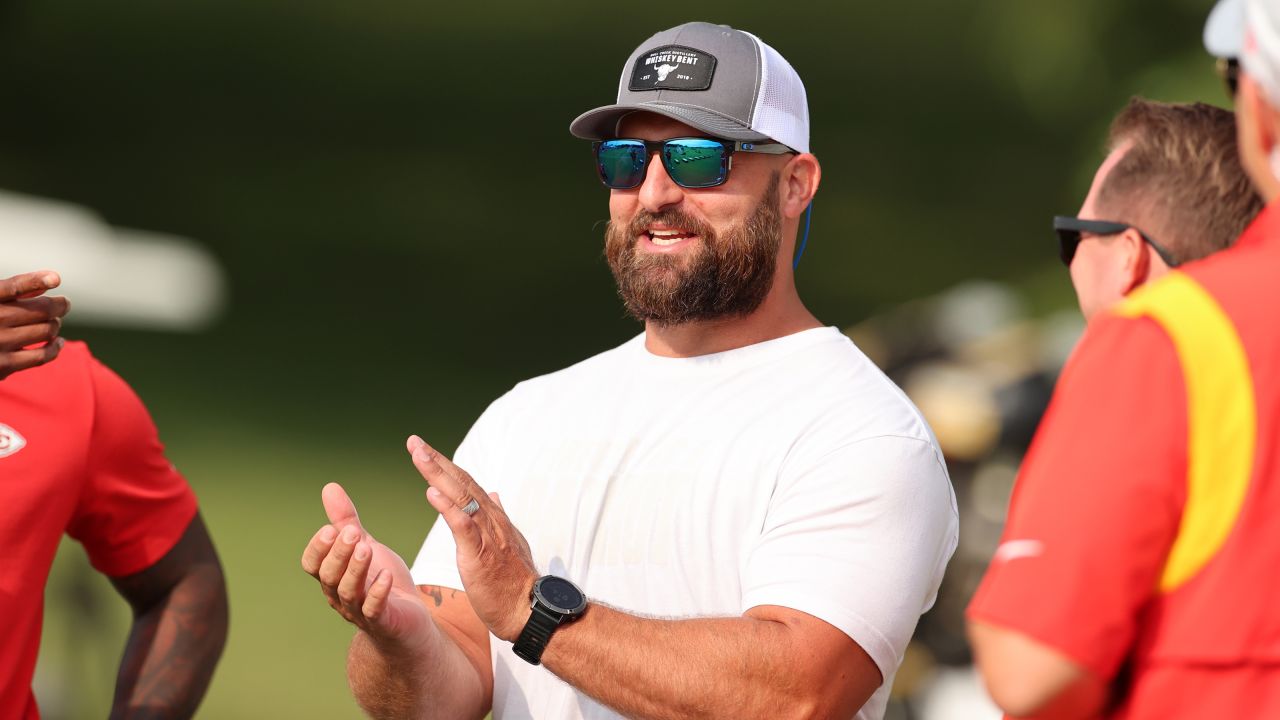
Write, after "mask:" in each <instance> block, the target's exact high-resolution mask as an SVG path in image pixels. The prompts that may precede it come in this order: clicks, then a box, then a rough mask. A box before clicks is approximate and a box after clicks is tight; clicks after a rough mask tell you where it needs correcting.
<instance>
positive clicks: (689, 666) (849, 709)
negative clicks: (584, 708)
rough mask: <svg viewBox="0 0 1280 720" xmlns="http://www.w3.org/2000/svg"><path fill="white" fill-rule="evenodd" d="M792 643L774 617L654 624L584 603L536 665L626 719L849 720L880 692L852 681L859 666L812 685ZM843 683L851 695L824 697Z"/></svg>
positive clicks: (875, 681) (831, 672)
mask: <svg viewBox="0 0 1280 720" xmlns="http://www.w3.org/2000/svg"><path fill="white" fill-rule="evenodd" d="M801 645H802V643H800V642H798V637H797V634H796V633H794V632H793V631H792V629H791V628H790V627H789V626H788V625H787V624H786V623H783V622H777V621H773V620H767V619H757V618H751V617H742V618H699V619H690V620H654V619H647V618H639V617H636V616H633V615H628V614H626V613H623V612H620V611H617V610H614V609H612V608H609V607H606V606H602V605H594V604H593V605H592V606H591V608H590V609H589V610H588V612H587V614H586V615H585V616H584V617H583V618H582V619H581V620H579V621H578V622H576V623H574V624H572V625H568V626H565V627H563V628H561V629H560V630H558V631H557V633H556V634H555V635H554V636H553V638H552V641H551V643H550V644H548V646H547V649H546V652H545V653H544V654H543V658H542V661H543V664H544V665H545V666H546V667H547V669H549V670H551V671H552V672H554V673H555V674H556V675H558V676H560V677H561V678H563V679H564V680H565V681H566V682H568V683H569V684H571V685H573V686H575V687H577V688H578V689H580V690H582V691H583V692H585V693H587V694H588V695H591V696H592V697H594V698H596V699H597V700H599V701H600V702H602V703H604V704H606V705H608V706H610V707H612V708H614V709H616V710H618V711H619V712H621V713H622V714H624V715H626V716H628V717H637V718H649V719H652V720H667V719H673V720H674V719H676V718H710V717H733V718H744V719H745V718H819V717H820V718H849V717H852V716H853V715H854V713H855V712H857V709H858V707H860V706H861V705H862V703H863V702H865V700H866V698H867V697H868V696H869V695H870V694H871V692H874V690H875V688H876V687H878V686H879V676H878V673H877V672H875V671H874V669H873V670H872V672H873V673H874V677H872V678H868V677H858V678H852V677H851V675H853V674H855V673H857V672H858V671H859V669H860V668H858V667H826V668H823V671H824V673H825V674H826V677H825V678H823V679H820V680H819V679H815V678H813V677H811V676H807V675H806V674H805V673H803V672H799V671H797V668H798V667H799V666H801V665H802V664H803V663H800V662H797V661H798V660H800V659H805V658H808V657H809V656H811V655H813V654H816V652H815V651H814V650H813V649H812V648H805V647H803V646H801ZM872 667H873V668H874V666H872ZM863 674H864V675H865V673H863ZM815 680H816V681H815ZM850 683H852V684H855V685H858V686H860V687H859V689H858V690H857V691H855V692H853V693H849V692H832V688H836V687H840V686H841V685H846V686H847V685H848V684H850Z"/></svg>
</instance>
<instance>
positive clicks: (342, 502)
mask: <svg viewBox="0 0 1280 720" xmlns="http://www.w3.org/2000/svg"><path fill="white" fill-rule="evenodd" d="M320 499H321V501H322V502H323V503H324V511H325V514H327V515H328V516H329V522H331V523H333V525H334V527H336V528H338V529H339V530H341V529H343V528H345V527H346V526H348V525H355V526H356V527H357V528H358V529H360V530H362V531H363V530H364V528H363V527H362V526H361V525H360V515H359V514H358V513H356V504H355V503H353V502H351V498H350V497H349V496H348V495H347V491H346V490H343V489H342V486H341V485H339V484H338V483H329V484H328V485H325V486H324V489H323V490H321V491H320Z"/></svg>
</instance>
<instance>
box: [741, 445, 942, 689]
mask: <svg viewBox="0 0 1280 720" xmlns="http://www.w3.org/2000/svg"><path fill="white" fill-rule="evenodd" d="M957 534H958V520H957V513H956V504H955V496H954V494H953V493H952V490H951V482H950V479H949V478H948V476H947V471H946V467H945V465H944V464H943V462H942V458H941V456H940V453H939V452H938V451H937V449H936V447H935V446H934V445H933V444H932V443H931V442H929V441H926V440H922V439H919V438H912V437H899V436H879V437H871V438H867V439H862V440H858V441H856V442H851V443H849V444H847V445H844V446H842V447H840V448H838V449H836V450H834V451H831V452H829V453H827V454H826V455H824V456H823V457H821V458H820V459H819V460H817V461H816V462H814V463H810V464H809V465H808V466H807V467H806V468H804V469H803V470H802V471H799V472H797V473H796V474H794V476H792V477H787V478H783V479H780V481H779V487H778V488H777V490H776V492H775V495H774V497H773V500H772V501H771V503H770V506H769V511H768V517H767V518H766V522H765V527H764V529H763V532H762V534H761V536H760V538H759V540H758V542H757V544H756V546H755V547H754V548H753V549H752V551H751V554H750V556H749V558H748V560H747V563H746V566H745V570H744V572H743V579H742V586H743V598H742V610H743V611H744V612H745V611H747V610H749V609H751V608H753V607H757V606H760V605H779V606H783V607H788V608H792V609H795V610H799V611H801V612H804V613H807V614H809V615H813V616H814V617H817V618H819V619H821V620H823V621H825V622H827V623H830V624H831V625H833V626H835V627H837V628H839V629H840V630H842V631H843V632H844V633H845V634H847V635H848V636H849V637H850V638H852V639H853V640H854V641H855V642H856V643H858V645H859V646H860V647H862V649H863V650H865V651H866V652H867V654H868V655H870V656H871V659H872V660H873V661H875V663H876V665H877V666H878V667H879V668H880V672H881V674H882V675H883V677H885V678H886V679H887V678H889V677H890V676H891V675H892V674H893V673H894V670H895V669H896V668H897V666H898V664H899V662H901V659H902V656H903V654H904V653H905V652H906V647H907V643H908V642H909V641H910V639H911V635H912V633H913V632H914V631H915V627H916V623H917V621H918V620H919V618H920V615H921V613H923V612H924V611H925V610H927V609H928V608H929V607H930V606H931V605H932V604H933V601H934V599H935V597H936V595H937V591H938V585H939V584H940V583H941V581H942V574H943V571H944V570H945V568H946V564H947V561H948V560H949V559H950V557H951V554H952V552H954V551H955V547H956V541H957Z"/></svg>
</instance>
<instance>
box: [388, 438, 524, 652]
mask: <svg viewBox="0 0 1280 720" xmlns="http://www.w3.org/2000/svg"><path fill="white" fill-rule="evenodd" d="M407 449H408V450H409V454H410V456H411V457H412V458H413V464H414V466H415V467H417V468H418V472H420V473H422V477H423V478H424V479H425V480H426V481H427V484H428V485H430V486H431V487H429V488H428V489H427V501H428V502H430V503H431V506H432V507H434V508H435V509H436V510H437V511H439V513H440V515H441V516H442V517H443V518H444V521H445V523H447V524H448V525H449V530H451V531H452V532H453V540H454V543H455V544H456V545H457V546H458V573H459V575H461V576H462V586H463V589H465V590H466V592H467V599H468V600H469V601H470V602H471V607H472V608H474V609H475V611H476V615H478V616H479V617H480V619H481V620H482V621H483V622H484V624H485V625H486V626H488V628H489V631H490V632H492V633H493V634H494V635H495V636H497V637H499V638H501V639H503V640H507V641H515V640H516V639H517V638H519V637H520V632H521V631H522V630H523V629H524V626H525V623H526V622H528V620H529V613H530V610H529V594H530V593H531V592H532V591H533V582H534V581H535V580H537V579H538V571H537V568H536V567H535V566H534V564H533V555H532V553H530V552H529V543H528V542H527V541H525V539H524V535H521V534H520V531H519V530H517V529H516V527H515V525H513V524H512V523H511V519H510V518H508V517H507V513H506V511H504V510H503V509H502V505H501V504H500V503H499V502H498V497H497V495H496V494H495V495H490V494H486V493H485V491H484V489H482V488H481V487H480V486H479V485H477V484H476V481H475V480H473V479H472V478H471V476H470V475H468V474H467V472H466V471H465V470H463V469H462V468H460V467H458V466H457V465H454V464H453V463H452V462H451V461H450V460H449V458H447V457H445V456H444V455H441V454H440V453H438V452H436V451H435V450H434V449H432V448H431V446H429V445H427V444H426V443H425V442H423V441H422V438H420V437H418V436H417V435H414V436H412V437H410V438H409V442H408V443H407ZM473 500H474V501H475V502H476V504H477V505H478V506H479V509H478V510H476V511H475V512H474V513H472V514H470V515H468V514H467V513H466V512H464V511H463V508H465V507H467V505H468V504H469V503H470V502H471V501H473Z"/></svg>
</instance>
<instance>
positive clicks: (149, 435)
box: [0, 342, 196, 720]
mask: <svg viewBox="0 0 1280 720" xmlns="http://www.w3.org/2000/svg"><path fill="white" fill-rule="evenodd" d="M195 512H196V500H195V496H194V495H193V494H192V492H191V489H190V488H189V487H188V486H187V483H186V481H185V480H183V478H182V476H181V475H179V474H178V472H177V471H176V470H174V468H173V466H172V465H170V464H169V461H168V460H166V459H165V457H164V452H163V447H162V446H161V444H160V440H159V438H158V436H157V434H156V428H155V425H154V424H153V423H152V421H151V417H150V416H149V415H148V414H147V410H146V408H144V407H143V405H142V402H141V401H140V400H139V399H138V396H137V395H135V394H134V393H133V391H132V390H130V389H129V386H128V385H126V384H125V383H124V381H123V380H121V379H120V377H119V376H117V375H116V374H115V373H113V372H111V371H110V370H108V369H107V368H106V367H105V366H103V365H102V364H101V363H100V362H98V361H97V360H96V359H95V358H94V357H93V356H92V355H90V354H89V349H88V347H86V346H85V345H84V343H79V342H68V343H67V344H66V346H65V347H64V348H63V349H62V352H61V354H60V355H59V356H58V358H57V359H56V360H54V361H53V362H51V363H49V364H47V365H44V366H41V367H38V368H33V369H31V370H26V371H23V372H19V373H16V374H14V375H11V376H9V377H8V378H5V379H4V380H0V618H4V620H5V631H4V632H3V633H0V718H18V719H25V720H31V719H33V718H38V717H39V712H38V711H37V709H36V705H35V699H34V697H33V696H32V694H31V690H30V685H31V677H32V674H33V672H34V670H35V664H36V653H37V652H38V651H39V647H40V626H41V620H42V615H43V607H44V586H45V582H46V580H47V579H48V576H49V568H50V565H51V564H52V562H53V556H54V553H55V551H56V550H57V547H58V541H59V539H60V538H61V537H62V534H63V533H64V532H65V533H67V534H68V535H70V536H71V537H73V538H75V539H76V540H78V541H79V542H80V543H81V544H83V545H84V548H85V550H86V552H87V553H88V555H89V560H90V562H91V563H92V564H93V566H94V567H95V568H97V569H98V570H99V571H101V572H103V573H105V574H106V575H109V576H113V577H122V576H126V575H131V574H133V573H136V572H139V571H141V570H145V569H147V568H148V567H150V566H151V565H153V564H155V563H156V561H158V560H159V559H160V558H161V557H163V556H164V555H165V553H167V552H168V551H169V550H170V549H171V548H172V547H173V545H174V543H176V542H177V540H178V538H179V537H181V535H182V533H183V531H185V530H186V528H187V525H188V524H189V523H190V522H191V519H192V518H193V517H194V516H195ZM103 711H104V712H105V711H106V708H103Z"/></svg>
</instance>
